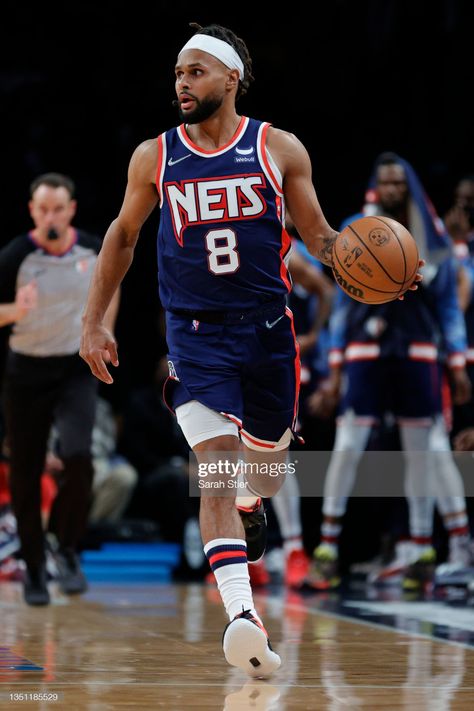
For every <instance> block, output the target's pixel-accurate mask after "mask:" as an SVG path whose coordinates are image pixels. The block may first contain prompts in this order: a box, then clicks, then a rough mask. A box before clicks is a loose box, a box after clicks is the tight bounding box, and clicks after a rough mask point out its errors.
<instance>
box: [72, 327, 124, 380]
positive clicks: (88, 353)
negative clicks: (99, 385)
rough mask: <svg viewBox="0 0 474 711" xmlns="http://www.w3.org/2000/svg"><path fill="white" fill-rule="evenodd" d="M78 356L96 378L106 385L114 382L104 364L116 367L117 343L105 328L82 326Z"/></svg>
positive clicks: (117, 362)
mask: <svg viewBox="0 0 474 711" xmlns="http://www.w3.org/2000/svg"><path fill="white" fill-rule="evenodd" d="M79 355H80V356H81V358H83V359H84V360H85V361H86V363H87V364H88V366H89V368H90V369H91V371H92V373H93V374H94V375H95V377H96V378H98V379H99V380H102V382H103V383H106V384H107V385H111V384H112V383H113V382H114V380H113V378H112V376H111V375H110V373H109V371H108V369H107V365H106V364H107V363H112V365H113V366H115V367H117V366H118V364H119V361H118V353H117V342H116V340H115V338H114V337H113V335H112V334H111V332H110V331H109V330H108V329H107V328H105V326H102V325H101V324H96V325H91V324H84V326H83V329H82V338H81V349H80V351H79Z"/></svg>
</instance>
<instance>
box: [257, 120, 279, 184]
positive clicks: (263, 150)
mask: <svg viewBox="0 0 474 711" xmlns="http://www.w3.org/2000/svg"><path fill="white" fill-rule="evenodd" d="M269 128H270V124H269V123H267V124H265V126H264V127H263V129H262V137H261V145H260V150H261V153H262V158H263V162H264V164H265V169H266V170H267V172H268V174H269V176H270V178H271V179H272V181H273V182H274V183H275V187H277V188H278V190H279V191H280V193H283V188H282V186H281V185H280V183H279V182H278V180H277V178H276V176H275V173H274V172H273V170H272V169H271V166H270V161H269V160H268V155H267V146H266V142H267V132H268V129H269Z"/></svg>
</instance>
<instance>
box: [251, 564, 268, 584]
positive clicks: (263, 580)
mask: <svg viewBox="0 0 474 711" xmlns="http://www.w3.org/2000/svg"><path fill="white" fill-rule="evenodd" d="M249 575H250V584H251V585H252V587H253V588H263V587H264V586H265V585H268V584H269V582H270V573H269V572H268V570H267V568H266V566H265V563H264V562H263V560H259V561H258V563H250V564H249Z"/></svg>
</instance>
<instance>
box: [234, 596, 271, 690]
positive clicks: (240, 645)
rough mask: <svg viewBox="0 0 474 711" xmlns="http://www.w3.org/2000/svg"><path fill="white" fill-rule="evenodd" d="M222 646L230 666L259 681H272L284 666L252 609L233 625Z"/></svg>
mask: <svg viewBox="0 0 474 711" xmlns="http://www.w3.org/2000/svg"><path fill="white" fill-rule="evenodd" d="M222 647H223V649H224V655H225V658H226V660H227V661H228V663H229V664H231V665H232V666H234V667H239V669H242V671H244V672H245V673H246V674H248V675H249V676H251V677H253V678H255V679H268V677H269V676H271V675H272V674H273V672H275V671H276V670H277V669H278V668H279V666H280V664H281V659H280V657H279V656H278V654H276V652H274V651H273V649H272V648H271V645H270V640H269V639H268V634H267V631H266V629H265V627H264V626H263V625H262V623H261V622H260V620H258V619H256V618H255V617H253V615H252V613H251V612H250V610H242V612H241V613H240V614H239V615H236V616H235V617H234V619H233V620H232V621H231V622H229V624H228V625H227V626H226V628H225V630H224V634H223V636H222Z"/></svg>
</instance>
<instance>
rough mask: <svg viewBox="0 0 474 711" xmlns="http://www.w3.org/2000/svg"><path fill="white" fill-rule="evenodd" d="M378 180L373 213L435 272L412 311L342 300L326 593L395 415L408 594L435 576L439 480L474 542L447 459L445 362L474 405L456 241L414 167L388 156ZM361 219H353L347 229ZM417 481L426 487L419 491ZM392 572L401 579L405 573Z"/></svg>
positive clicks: (318, 559)
mask: <svg viewBox="0 0 474 711" xmlns="http://www.w3.org/2000/svg"><path fill="white" fill-rule="evenodd" d="M374 176H375V178H374V181H375V182H373V183H372V184H371V186H370V189H369V191H368V193H367V203H366V206H365V208H364V214H368V213H370V212H371V213H372V214H373V213H378V214H384V215H387V216H389V217H392V218H394V219H396V220H398V221H399V222H401V223H402V224H406V225H407V227H408V228H409V229H410V231H411V233H412V234H413V236H414V237H415V239H416V241H417V244H418V248H419V251H420V254H421V255H422V256H424V257H425V258H426V261H427V264H426V267H425V275H424V281H423V286H422V288H421V289H420V291H419V292H418V294H417V295H416V298H413V299H411V298H410V302H409V304H408V303H407V304H405V305H401V304H399V303H398V302H396V301H395V302H390V303H387V304H383V305H366V304H360V303H357V302H355V301H353V300H351V299H350V298H349V297H346V296H345V294H344V293H343V292H342V291H339V293H338V296H337V298H336V302H335V308H334V312H333V314H332V317H331V336H332V339H331V340H332V349H331V352H330V357H329V359H330V364H331V367H332V376H331V380H332V388H331V387H329V397H330V399H331V400H332V399H333V396H334V393H336V394H339V393H340V392H341V391H342V389H343V388H342V387H341V386H342V380H341V373H342V370H343V372H344V373H345V377H346V380H347V386H346V387H345V392H344V393H343V398H342V404H341V417H340V418H339V419H338V423H337V434H336V441H335V444H334V452H333V454H332V457H331V462H330V465H329V468H328V472H327V477H326V481H325V490H324V494H325V495H324V503H323V514H324V519H323V524H322V527H321V544H320V545H319V546H318V547H317V548H316V549H315V551H314V561H313V566H312V570H311V573H310V576H309V582H310V584H311V585H312V586H313V587H315V588H316V589H328V588H331V587H336V586H337V585H339V582H340V578H339V574H338V570H337V568H338V541H339V536H340V533H341V528H342V516H343V515H344V513H345V510H346V506H347V497H348V495H349V494H350V492H351V490H352V486H353V483H354V478H355V475H356V469H357V465H358V461H359V459H360V457H361V455H362V452H363V451H364V448H365V447H366V445H367V443H368V440H369V436H370V433H371V430H372V428H373V427H374V426H375V425H377V424H378V423H380V422H382V421H383V420H382V418H383V417H384V416H385V415H386V414H387V413H390V414H391V415H392V416H393V417H395V418H396V421H397V424H398V427H399V431H400V439H401V443H402V447H403V449H404V451H405V458H406V461H407V465H406V474H405V482H406V491H407V497H408V503H409V512H410V532H411V537H412V542H413V545H412V547H411V551H410V555H411V559H410V561H409V562H410V565H408V561H404V563H405V566H404V568H405V569H404V571H403V572H404V573H405V579H404V587H405V588H407V589H411V588H418V587H422V586H423V584H424V582H426V578H428V577H430V578H431V577H432V575H433V574H434V563H435V560H436V558H435V551H434V550H433V548H432V545H431V536H432V529H433V497H432V496H427V495H426V493H427V492H428V491H429V489H430V487H429V482H430V480H433V487H432V489H431V491H433V493H435V492H436V493H437V495H438V505H439V506H440V508H441V513H442V514H443V518H444V522H445V525H446V527H447V529H448V530H449V532H450V533H451V534H452V537H454V538H456V539H457V540H456V541H453V546H456V547H459V544H462V545H465V543H466V538H465V537H466V533H467V517H466V507H465V500H464V496H463V491H462V482H461V481H460V476H459V472H458V470H457V468H456V467H455V465H454V462H452V459H451V457H450V456H448V455H447V454H445V453H444V452H445V449H446V448H447V447H448V448H449V442H448V438H447V434H446V428H445V425H444V422H443V419H442V415H441V412H442V402H441V381H442V370H441V365H440V362H442V361H443V356H442V354H444V356H445V358H446V363H447V368H448V370H449V373H450V377H451V379H452V387H453V393H454V398H455V401H456V402H464V401H465V400H466V399H468V398H469V392H470V384H469V381H468V378H467V375H466V370H465V349H466V334H465V328H464V323H463V318H462V313H461V310H460V309H459V306H458V302H457V293H456V267H455V263H454V259H453V257H452V254H451V249H450V241H449V237H448V235H447V233H446V231H445V229H444V227H443V225H442V223H441V221H440V220H439V218H438V217H437V215H436V213H435V212H434V210H433V208H432V206H431V203H429V201H428V199H427V197H426V196H425V194H424V191H423V189H422V186H421V184H420V182H419V179H418V177H417V176H416V174H415V172H414V171H413V169H412V167H411V166H410V165H409V164H408V163H407V162H406V161H404V160H403V159H401V158H400V157H398V156H396V155H395V154H382V155H381V156H380V157H379V158H378V159H377V161H376V165H375V170H374ZM355 218H356V216H352V217H351V218H348V220H347V221H346V223H345V224H348V223H349V222H352V221H353V220H354V219H355ZM345 224H344V225H343V226H345ZM325 394H326V391H325V392H323V396H324V395H325ZM332 401H333V400H332ZM439 450H441V451H442V452H443V453H442V454H441V453H440V454H439V455H438V456H436V455H435V457H434V459H433V464H431V460H429V459H428V457H426V458H422V457H420V456H419V452H428V451H439ZM417 482H422V484H421V485H420V484H419V483H418V488H417ZM422 493H423V494H425V495H422ZM385 572H386V571H384V574H385ZM390 572H397V573H398V574H400V570H399V569H398V567H397V568H395V567H392V568H391V569H390Z"/></svg>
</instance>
